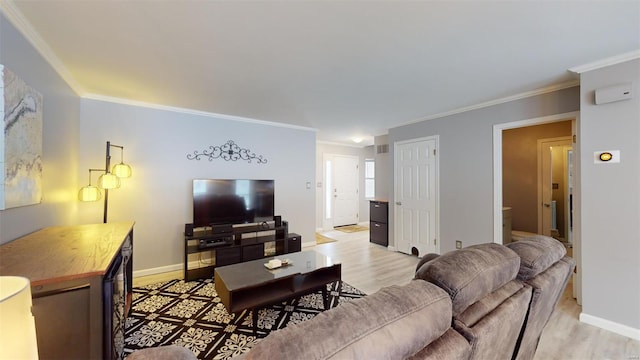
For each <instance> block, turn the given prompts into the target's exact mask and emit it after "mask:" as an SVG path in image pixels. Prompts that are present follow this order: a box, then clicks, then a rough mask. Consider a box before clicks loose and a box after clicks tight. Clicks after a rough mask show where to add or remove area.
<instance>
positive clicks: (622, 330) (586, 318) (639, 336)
mask: <svg viewBox="0 0 640 360" xmlns="http://www.w3.org/2000/svg"><path fill="white" fill-rule="evenodd" d="M580 321H581V322H583V323H585V324H589V325H593V326H596V327H599V328H601V329H604V330H607V331H611V332H613V333H616V334H619V335H622V336H626V337H628V338H631V339H634V340H640V329H635V328H632V327H630V326H627V325H622V324H618V323H616V322H613V321H610V320H606V319H602V318H599V317H597V316H593V315H589V314H585V313H580Z"/></svg>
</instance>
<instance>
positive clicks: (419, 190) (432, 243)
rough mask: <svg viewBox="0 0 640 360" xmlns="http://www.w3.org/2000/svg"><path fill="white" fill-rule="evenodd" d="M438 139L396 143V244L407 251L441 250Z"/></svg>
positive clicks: (429, 251) (430, 251) (422, 253)
mask: <svg viewBox="0 0 640 360" xmlns="http://www.w3.org/2000/svg"><path fill="white" fill-rule="evenodd" d="M437 140H438V138H437V137H429V138H425V139H417V140H411V141H404V142H399V143H396V144H395V150H394V152H395V155H394V157H395V170H394V172H395V174H394V177H395V191H394V195H395V205H394V211H395V212H394V214H395V226H394V227H395V244H396V248H397V250H398V251H401V252H404V253H407V254H412V253H413V254H416V255H419V256H422V255H425V254H428V253H439V244H438V241H437V234H438V223H437V218H438V216H437V210H438V209H437V206H438V202H437V200H438V199H437V197H438V192H437V186H438V184H437V179H438V174H437V171H438V166H437V165H438V164H437V158H436V147H437Z"/></svg>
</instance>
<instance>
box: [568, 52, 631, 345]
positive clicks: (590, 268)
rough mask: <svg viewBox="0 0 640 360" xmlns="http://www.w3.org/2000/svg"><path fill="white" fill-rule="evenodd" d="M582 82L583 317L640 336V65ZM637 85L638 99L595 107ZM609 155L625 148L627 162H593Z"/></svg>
mask: <svg viewBox="0 0 640 360" xmlns="http://www.w3.org/2000/svg"><path fill="white" fill-rule="evenodd" d="M580 82H581V95H580V100H581V104H580V107H581V111H580V123H579V125H580V126H579V134H578V136H579V137H580V143H581V145H580V146H581V159H580V168H581V187H582V206H581V211H582V249H581V253H582V276H583V283H582V291H583V292H582V298H583V300H582V312H583V315H584V314H586V315H589V316H592V317H595V318H599V319H605V320H609V321H613V322H615V323H618V324H623V325H626V326H629V327H631V328H635V329H636V330H635V331H636V337H637V336H640V335H638V334H640V221H639V220H640V191H639V190H640V141H639V139H640V93H639V91H640V87H639V86H638V84H639V83H640V60H634V61H628V62H625V63H622V64H618V65H614V66H609V67H606V68H602V69H598V70H593V71H590V72H587V73H583V74H581V76H580ZM630 82H632V83H633V94H634V97H633V99H632V100H626V101H621V102H615V103H610V104H603V105H595V104H594V90H595V89H598V88H602V87H607V86H611V85H616V84H620V83H630ZM603 150H620V152H621V154H620V158H621V162H620V163H619V164H606V165H605V164H594V161H593V159H594V152H596V151H603ZM581 319H583V317H582V316H581ZM587 320H589V319H587ZM590 320H593V319H590Z"/></svg>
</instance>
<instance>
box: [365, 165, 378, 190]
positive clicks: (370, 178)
mask: <svg viewBox="0 0 640 360" xmlns="http://www.w3.org/2000/svg"><path fill="white" fill-rule="evenodd" d="M375 168H376V163H375V161H374V160H373V159H366V160H365V161H364V197H365V198H367V199H372V198H373V197H375V195H376V180H375V173H376V171H375Z"/></svg>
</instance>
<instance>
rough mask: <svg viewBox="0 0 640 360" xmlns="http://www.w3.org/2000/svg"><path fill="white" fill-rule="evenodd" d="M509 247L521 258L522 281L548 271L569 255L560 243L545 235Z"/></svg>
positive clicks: (519, 275) (520, 275) (520, 274)
mask: <svg viewBox="0 0 640 360" xmlns="http://www.w3.org/2000/svg"><path fill="white" fill-rule="evenodd" d="M507 246H508V247H509V248H510V249H511V250H513V251H515V252H516V253H517V254H518V256H520V259H521V260H520V271H519V272H518V279H520V280H522V281H527V280H529V279H531V278H532V277H534V276H536V275H538V274H540V273H541V272H543V271H545V270H547V269H548V268H549V267H550V266H551V265H553V264H555V263H556V262H558V261H559V260H560V259H562V258H563V257H564V256H565V254H566V253H567V249H566V248H565V247H564V245H562V243H560V241H558V240H556V239H554V238H552V237H548V236H544V235H536V236H531V237H528V238H526V239H525V240H521V241H516V242H513V243H510V244H507Z"/></svg>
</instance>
